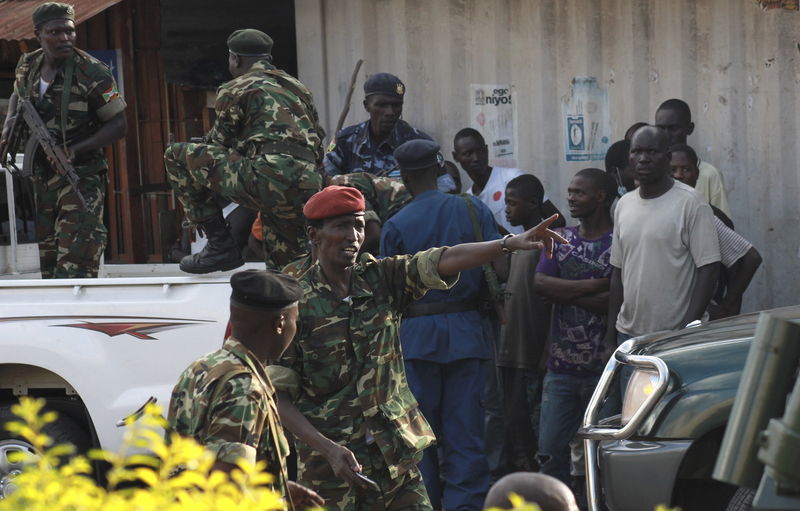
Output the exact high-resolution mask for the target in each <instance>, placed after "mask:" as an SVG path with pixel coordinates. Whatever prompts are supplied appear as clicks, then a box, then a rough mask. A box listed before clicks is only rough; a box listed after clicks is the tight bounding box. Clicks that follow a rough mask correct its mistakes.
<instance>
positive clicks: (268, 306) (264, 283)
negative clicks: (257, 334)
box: [231, 270, 303, 310]
mask: <svg viewBox="0 0 800 511" xmlns="http://www.w3.org/2000/svg"><path fill="white" fill-rule="evenodd" d="M231 290H232V291H231V302H232V303H235V304H237V305H244V306H247V307H254V308H257V309H263V310H279V309H282V308H284V307H286V306H287V305H291V304H292V303H294V302H296V301H298V300H299V299H300V298H302V296H303V288H301V287H300V284H299V283H298V282H297V279H295V278H294V277H291V276H289V275H287V274H285V273H281V272H279V271H276V270H246V271H240V272H238V273H234V274H233V275H232V276H231Z"/></svg>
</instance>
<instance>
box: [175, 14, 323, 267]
mask: <svg viewBox="0 0 800 511" xmlns="http://www.w3.org/2000/svg"><path fill="white" fill-rule="evenodd" d="M228 48H229V50H230V58H229V62H228V64H229V68H230V71H231V74H232V75H233V76H234V79H233V80H231V81H230V82H228V83H226V84H225V85H223V86H222V87H220V89H219V91H218V92H217V102H216V106H215V108H216V112H217V119H216V121H215V123H214V127H213V128H212V129H211V131H210V132H209V133H208V135H206V137H205V139H206V141H205V143H199V144H195V143H176V144H170V146H169V147H168V148H167V150H166V152H165V153H164V162H165V164H166V167H167V175H168V176H169V180H170V183H171V184H172V187H173V189H174V190H175V193H176V195H177V196H178V199H179V200H180V202H181V204H182V205H183V208H184V210H185V212H186V216H187V217H188V218H189V220H191V221H192V222H194V223H196V224H199V225H200V226H201V227H202V229H203V230H204V231H205V232H206V235H207V237H208V244H207V245H206V247H205V248H204V249H203V251H202V252H200V253H199V254H194V255H191V256H186V257H184V258H183V259H182V260H181V269H182V270H183V271H186V272H189V273H208V272H212V271H219V270H229V269H233V268H236V267H238V266H241V265H242V264H244V261H243V260H242V258H241V253H240V252H239V249H238V247H237V246H236V244H235V242H234V241H233V238H231V236H230V233H229V232H228V229H227V227H226V225H225V221H224V219H223V218H222V213H221V212H220V209H219V207H218V206H217V204H216V202H215V201H214V194H218V195H221V196H223V197H225V198H226V199H229V200H231V201H233V202H236V203H238V204H241V205H243V206H245V207H247V208H250V209H253V210H255V211H260V212H262V215H261V217H262V224H263V231H264V233H263V234H264V236H263V237H264V244H265V248H266V253H267V254H266V255H267V256H268V257H269V259H270V260H269V261H268V264H269V265H270V266H272V267H275V268H280V267H282V266H283V265H285V264H287V263H289V262H290V261H292V260H293V259H295V258H297V257H298V256H300V255H302V254H303V252H305V235H304V229H303V217H302V214H301V210H302V207H303V204H304V203H305V202H306V201H307V200H308V199H309V198H310V197H311V196H312V195H313V194H314V193H315V192H317V191H318V190H319V189H320V188H321V186H322V175H321V174H320V173H319V172H318V171H317V166H318V165H319V164H321V160H322V138H323V137H324V132H323V130H322V128H321V127H320V126H319V120H318V116H317V111H316V108H315V107H314V102H313V98H312V97H311V93H310V92H309V91H308V89H306V87H305V86H304V85H303V84H302V83H300V82H299V81H298V80H296V79H295V78H292V77H291V76H289V75H288V74H286V73H284V72H283V71H281V70H279V69H276V68H275V67H274V66H273V65H272V64H270V60H271V58H272V57H271V55H270V52H271V51H272V39H270V38H269V36H267V34H265V33H263V32H260V31H258V30H253V29H245V30H237V31H236V32H234V33H233V34H232V35H231V36H230V37H229V38H228Z"/></svg>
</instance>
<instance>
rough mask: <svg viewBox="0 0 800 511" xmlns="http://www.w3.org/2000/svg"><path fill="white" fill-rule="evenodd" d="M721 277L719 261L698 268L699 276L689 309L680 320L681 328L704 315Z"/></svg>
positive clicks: (696, 279)
mask: <svg viewBox="0 0 800 511" xmlns="http://www.w3.org/2000/svg"><path fill="white" fill-rule="evenodd" d="M718 277H719V263H718V262H717V263H711V264H707V265H705V266H701V267H700V268H698V269H697V277H696V278H695V282H694V289H692V296H691V298H690V299H689V309H688V310H687V311H686V315H685V316H684V317H683V319H682V320H681V322H680V325H679V328H683V327H685V326H686V325H688V324H689V323H691V322H692V321H695V320H697V319H700V318H702V317H703V313H704V312H705V311H706V309H707V308H708V304H709V302H711V297H712V296H713V295H714V288H715V287H716V284H717V278H718Z"/></svg>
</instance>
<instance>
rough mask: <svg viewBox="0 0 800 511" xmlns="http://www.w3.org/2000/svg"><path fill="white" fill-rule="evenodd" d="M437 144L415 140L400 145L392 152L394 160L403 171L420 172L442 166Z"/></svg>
mask: <svg viewBox="0 0 800 511" xmlns="http://www.w3.org/2000/svg"><path fill="white" fill-rule="evenodd" d="M439 149H441V148H440V147H439V144H437V143H436V142H434V141H432V140H425V139H422V138H420V139H416V140H409V141H408V142H404V143H403V144H400V146H398V148H397V149H395V150H394V159H395V160H397V164H398V165H400V168H401V169H403V170H422V169H429V168H431V167H441V166H443V165H444V157H443V156H442V153H440V152H439Z"/></svg>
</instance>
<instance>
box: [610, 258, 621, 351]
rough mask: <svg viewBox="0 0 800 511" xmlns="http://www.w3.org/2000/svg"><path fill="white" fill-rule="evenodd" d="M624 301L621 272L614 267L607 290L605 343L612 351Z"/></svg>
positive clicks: (615, 345)
mask: <svg viewBox="0 0 800 511" xmlns="http://www.w3.org/2000/svg"><path fill="white" fill-rule="evenodd" d="M624 300H625V293H624V289H623V287H622V270H620V269H619V268H617V267H616V266H614V267H613V270H612V272H611V283H610V284H609V290H608V328H607V330H606V343H607V344H608V345H609V346H611V347H613V348H614V349H616V347H617V316H619V311H620V309H622V302H623V301H624Z"/></svg>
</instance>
